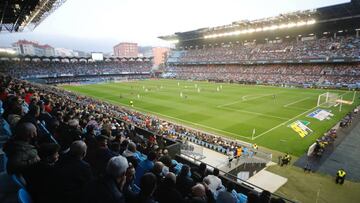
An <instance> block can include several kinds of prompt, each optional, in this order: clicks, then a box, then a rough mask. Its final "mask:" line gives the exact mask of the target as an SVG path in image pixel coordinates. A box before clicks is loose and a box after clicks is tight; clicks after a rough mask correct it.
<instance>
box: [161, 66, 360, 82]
mask: <svg viewBox="0 0 360 203" xmlns="http://www.w3.org/2000/svg"><path fill="white" fill-rule="evenodd" d="M166 72H167V73H171V75H174V76H175V77H176V78H179V79H194V80H223V81H244V82H260V83H277V84H283V83H287V84H337V83H341V84H356V83H360V63H355V64H323V65H320V64H315V65H313V64H309V65H306V64H300V65H297V64H277V65H197V66H196V65H187V66H169V67H168V68H167V70H166Z"/></svg>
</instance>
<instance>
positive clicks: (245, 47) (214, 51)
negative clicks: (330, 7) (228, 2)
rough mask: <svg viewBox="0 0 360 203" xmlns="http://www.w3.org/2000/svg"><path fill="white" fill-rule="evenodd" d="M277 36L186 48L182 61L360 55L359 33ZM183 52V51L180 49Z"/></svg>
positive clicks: (181, 55)
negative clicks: (290, 37) (309, 36)
mask: <svg viewBox="0 0 360 203" xmlns="http://www.w3.org/2000/svg"><path fill="white" fill-rule="evenodd" d="M305 39H306V38H300V40H297V41H296V40H284V41H281V40H277V41H273V42H272V43H270V42H268V43H256V42H245V43H239V44H238V43H235V44H230V45H229V44H227V45H222V46H216V47H210V48H204V49H203V48H199V49H190V50H186V51H182V52H181V54H171V55H170V58H171V57H174V56H177V58H178V59H177V61H178V62H211V61H221V62H233V61H239V60H264V59H315V58H336V57H355V58H357V57H359V56H360V51H359V50H360V39H359V38H356V37H355V36H346V37H344V36H339V37H336V38H329V37H323V38H319V39H316V38H315V37H314V38H313V39H306V40H305ZM179 53H180V52H179Z"/></svg>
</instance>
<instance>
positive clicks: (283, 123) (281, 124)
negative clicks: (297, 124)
mask: <svg viewBox="0 0 360 203" xmlns="http://www.w3.org/2000/svg"><path fill="white" fill-rule="evenodd" d="M315 108H318V106H315V107H313V108H311V109H309V110H307V111H305V112H303V113H301V114H299V115H297V116H294V117H293V118H291V119H289V120H287V121H285V122H282V123H280V124H279V125H277V126H275V127H273V128H271V129H269V130H267V131H265V132H263V133H261V134H259V135H257V136H255V137H254V140H255V139H257V138H259V137H261V136H263V135H265V134H267V133H268V132H271V131H273V130H275V129H277V128H279V127H281V126H283V125H285V124H286V123H288V122H289V121H291V120H294V119H295V118H297V117H300V116H302V115H304V114H306V113H307V112H309V111H312V110H314V109H315Z"/></svg>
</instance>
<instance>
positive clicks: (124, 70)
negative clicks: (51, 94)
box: [0, 59, 152, 84]
mask: <svg viewBox="0 0 360 203" xmlns="http://www.w3.org/2000/svg"><path fill="white" fill-rule="evenodd" d="M151 67H152V62H151V59H148V60H141V61H137V60H132V61H130V60H126V61H102V62H84V61H82V62H69V61H68V62H60V61H51V62H48V61H24V60H22V61H11V60H7V61H1V62H0V72H2V73H4V74H7V75H12V76H14V77H16V78H21V79H26V80H36V81H37V82H41V81H43V82H44V83H47V84H54V83H71V82H86V81H92V80H96V81H99V80H101V79H103V80H104V79H106V78H107V79H110V78H130V79H140V78H148V77H149V76H150V70H151Z"/></svg>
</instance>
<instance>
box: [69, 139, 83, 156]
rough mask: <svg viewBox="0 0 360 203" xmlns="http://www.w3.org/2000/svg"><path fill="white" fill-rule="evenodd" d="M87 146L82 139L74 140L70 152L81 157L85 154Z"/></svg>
mask: <svg viewBox="0 0 360 203" xmlns="http://www.w3.org/2000/svg"><path fill="white" fill-rule="evenodd" d="M86 150H87V146H86V144H85V142H84V141H81V140H76V141H74V142H73V143H72V144H71V146H70V152H69V153H70V154H71V155H73V156H75V157H76V158H79V159H83V158H84V157H85V155H86Z"/></svg>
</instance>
